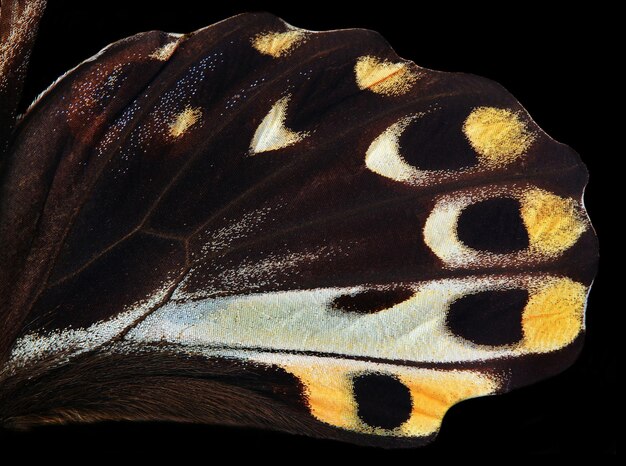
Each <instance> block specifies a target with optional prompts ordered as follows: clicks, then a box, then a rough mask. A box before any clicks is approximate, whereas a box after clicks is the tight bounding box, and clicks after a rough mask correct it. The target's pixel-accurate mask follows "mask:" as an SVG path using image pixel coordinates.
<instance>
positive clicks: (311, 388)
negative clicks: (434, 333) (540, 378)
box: [280, 357, 498, 437]
mask: <svg viewBox="0 0 626 466" xmlns="http://www.w3.org/2000/svg"><path fill="white" fill-rule="evenodd" d="M280 365H281V366H282V367H283V368H284V369H285V370H287V371H288V372H290V373H291V374H293V375H295V376H296V377H298V379H299V380H300V382H301V383H302V384H303V385H304V387H305V395H306V397H307V402H308V405H309V409H310V410H311V414H312V415H313V416H314V417H315V418H316V419H318V420H319V421H322V422H324V423H326V424H330V425H332V426H335V427H339V428H342V429H347V430H351V431H354V432H359V433H365V434H375V435H384V436H395V437H424V436H427V435H431V434H433V433H435V432H436V431H437V430H438V429H439V427H440V425H441V421H442V419H443V416H444V415H445V413H446V411H447V410H448V409H449V408H450V407H451V406H453V405H454V404H456V403H458V402H460V401H462V400H464V399H467V398H473V397H476V396H483V395H488V394H491V393H493V392H494V391H495V390H496V389H497V388H498V383H497V381H495V380H494V379H492V378H490V377H488V376H486V375H483V374H480V373H478V372H473V371H438V370H432V369H415V368H409V367H402V366H391V365H381V364H374V363H359V362H356V361H344V360H337V359H330V358H308V357H307V358H305V359H304V360H303V361H298V360H297V359H294V360H293V361H291V362H290V363H287V364H280ZM378 366H380V368H379V367H378ZM367 368H369V369H370V370H367ZM381 369H382V370H381ZM372 371H374V372H380V373H382V374H388V375H391V376H395V377H397V378H398V379H399V380H400V382H402V383H403V384H404V385H405V386H406V387H407V388H408V389H409V391H410V393H411V399H412V405H413V407H412V410H411V416H410V418H409V419H408V420H407V421H406V422H404V423H403V424H402V425H401V426H399V427H398V428H395V429H382V428H379V427H373V426H369V425H367V424H365V423H364V422H363V421H362V420H361V419H360V418H359V416H358V401H357V400H355V397H354V389H353V385H352V380H353V379H354V377H355V376H358V375H361V374H363V373H367V372H372Z"/></svg>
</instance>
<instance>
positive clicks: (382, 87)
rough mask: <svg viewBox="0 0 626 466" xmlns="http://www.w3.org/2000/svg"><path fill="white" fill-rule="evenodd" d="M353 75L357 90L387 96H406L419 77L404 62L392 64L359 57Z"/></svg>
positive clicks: (376, 59) (369, 57)
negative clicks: (366, 90)
mask: <svg viewBox="0 0 626 466" xmlns="http://www.w3.org/2000/svg"><path fill="white" fill-rule="evenodd" d="M354 73H355V75H356V83H357V86H359V89H361V90H365V89H368V90H370V91H372V92H375V93H377V94H383V95H388V96H391V95H402V94H406V93H407V92H409V91H410V90H411V88H412V87H413V84H415V81H417V79H418V77H419V75H418V74H417V73H416V72H415V71H414V70H412V69H411V68H410V67H409V64H408V63H406V62H396V63H394V62H391V61H389V60H380V59H378V58H376V57H371V56H364V57H360V58H359V59H358V60H357V62H356V65H355V67H354Z"/></svg>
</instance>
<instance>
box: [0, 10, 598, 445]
mask: <svg viewBox="0 0 626 466" xmlns="http://www.w3.org/2000/svg"><path fill="white" fill-rule="evenodd" d="M586 179H587V175H586V170H585V168H584V166H583V165H582V163H581V161H580V159H579V157H578V156H577V155H576V154H575V153H574V152H573V151H572V150H571V149H569V148H568V147H566V146H563V145H561V144H558V143H556V142H555V141H554V140H552V139H551V138H549V137H548V136H547V135H546V134H545V133H543V132H542V131H541V130H540V129H539V128H538V127H537V125H536V124H535V123H534V122H533V121H532V120H531V119H530V117H529V116H528V114H527V113H526V112H525V110H524V109H523V108H522V107H521V106H520V105H519V103H518V102H517V101H516V100H515V99H514V98H513V97H512V96H511V95H510V94H508V92H506V91H505V90H504V89H503V88H502V87H501V86H499V85H497V84H495V83H492V82H490V81H487V80H485V79H483V78H479V77H475V76H470V75H463V74H449V73H440V72H435V71H431V70H426V69H423V68H420V67H418V66H416V65H415V64H414V63H412V62H408V61H405V60H403V59H401V58H399V57H398V56H396V55H395V53H394V52H393V51H392V50H391V49H390V47H389V45H388V44H387V43H386V42H385V41H384V40H383V39H382V38H381V37H380V36H379V35H377V34H376V33H373V32H370V31H364V30H345V31H331V32H322V33H313V32H309V31H304V30H300V29H296V28H293V27H291V26H289V25H287V24H285V23H284V22H282V21H281V20H279V19H277V18H275V17H273V16H271V15H266V14H246V15H241V16H237V17H234V18H231V19H229V20H226V21H223V22H221V23H218V24H216V25H213V26H211V27H208V28H205V29H202V30H200V31H198V32H196V33H193V34H189V35H186V36H178V35H171V34H165V33H161V32H149V33H144V34H140V35H137V36H133V37H131V38H129V39H125V40H124V41H121V42H118V43H115V44H113V45H111V46H109V47H107V48H106V49H105V50H103V51H102V52H101V53H100V54H98V55H97V56H96V57H95V58H94V59H92V60H90V61H87V62H85V63H83V64H81V65H80V66H79V67H77V68H76V69H75V70H73V71H72V72H70V73H69V74H68V75H67V76H66V77H64V78H63V79H62V80H60V81H59V82H58V83H56V84H55V85H54V86H53V87H52V88H51V89H50V90H48V91H47V92H46V93H45V94H44V96H43V97H42V98H41V99H40V100H39V101H38V102H36V104H35V105H34V106H33V107H32V108H31V109H30V111H29V112H28V114H27V115H26V117H25V118H24V120H23V121H22V122H21V125H20V127H19V133H18V136H17V138H16V141H15V143H14V145H13V147H12V149H11V151H10V153H9V158H8V163H7V168H6V170H5V172H4V174H3V183H2V195H1V196H0V203H1V204H0V209H1V210H0V212H1V215H2V227H1V230H0V242H1V244H3V251H2V253H3V258H4V259H5V263H6V264H8V266H7V267H6V268H4V269H3V270H2V272H1V273H2V274H3V276H2V277H1V278H2V280H0V282H1V283H5V284H6V285H5V287H6V288H5V289H6V290H8V291H10V292H8V291H7V292H6V293H5V294H4V296H6V299H5V302H3V307H2V312H1V315H2V317H3V319H4V323H3V325H4V327H3V328H6V329H7V330H6V335H8V336H9V340H10V342H11V344H10V345H9V346H7V351H10V355H9V356H8V358H7V362H6V364H5V369H4V370H3V372H2V374H3V375H2V382H1V384H2V387H3V388H2V390H1V391H0V397H1V398H0V406H1V408H0V412H1V413H2V414H1V417H2V418H3V419H4V420H5V422H12V423H14V424H18V425H29V424H36V423H42V422H67V421H77V420H80V421H84V420H87V421H92V420H100V419H131V420H136V419H164V420H176V421H184V422H214V423H223V424H237V425H252V426H260V427H269V428H273V429H281V430H286V431H290V432H297V433H305V434H308V435H314V436H321V437H330V438H338V439H343V440H348V441H353V442H357V443H365V444H381V445H388V446H402V445H413V444H420V443H424V442H425V441H427V440H429V439H430V438H432V436H434V435H435V434H436V432H437V430H438V428H439V425H440V423H441V419H442V418H443V415H444V414H445V412H446V410H447V409H448V408H449V407H450V406H452V405H453V404H455V403H456V402H459V401H461V400H463V399H466V398H470V397H474V396H481V395H487V394H493V393H499V392H504V391H507V390H510V389H511V388H514V387H516V386H520V385H524V384H528V383H530V382H532V381H534V380H537V379H539V378H542V377H545V376H547V375H549V374H553V373H555V372H557V371H560V370H562V369H563V368H564V367H566V366H567V365H568V364H569V363H571V361H572V360H573V358H574V357H575V355H576V354H577V352H578V351H579V349H580V345H581V343H582V333H583V329H584V319H583V318H584V307H585V300H586V293H587V291H588V288H589V285H590V283H591V280H592V278H593V275H594V273H595V264H596V256H597V245H596V239H595V236H594V234H593V230H592V229H591V227H590V224H589V222H588V219H587V217H586V214H585V211H584V207H583V205H582V203H581V195H582V191H583V188H584V185H585V183H586ZM13 342H15V343H13ZM25 374H28V378H26V376H25ZM44 391H45V392H46V396H45V397H41V396H38V394H40V393H42V392H44Z"/></svg>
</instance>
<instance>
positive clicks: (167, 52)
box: [150, 41, 178, 61]
mask: <svg viewBox="0 0 626 466" xmlns="http://www.w3.org/2000/svg"><path fill="white" fill-rule="evenodd" d="M177 46H178V42H177V41H174V42H170V43H168V44H165V45H164V46H163V47H160V48H158V49H156V50H155V51H154V52H152V53H151V54H150V58H154V59H156V60H161V61H166V60H167V59H169V58H170V57H171V56H172V54H173V53H174V50H176V47H177Z"/></svg>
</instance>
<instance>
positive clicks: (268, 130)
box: [250, 96, 308, 154]
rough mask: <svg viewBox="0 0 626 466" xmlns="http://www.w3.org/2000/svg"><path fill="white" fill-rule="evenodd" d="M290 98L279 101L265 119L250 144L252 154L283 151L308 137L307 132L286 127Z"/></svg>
mask: <svg viewBox="0 0 626 466" xmlns="http://www.w3.org/2000/svg"><path fill="white" fill-rule="evenodd" d="M289 98H290V96H286V97H283V98H282V99H280V100H278V101H277V102H276V103H275V104H274V105H273V106H272V108H271V109H270V111H269V112H268V114H267V115H266V116H265V118H263V121H261V124H260V125H259V127H258V128H257V129H256V131H255V132H254V136H253V137H252V141H251V142H250V153H251V154H258V153H261V152H268V151H271V150H277V149H282V148H284V147H288V146H290V145H292V144H295V143H297V142H300V141H301V140H303V139H304V138H305V137H306V136H308V133H307V132H296V131H292V130H290V129H289V128H287V127H285V119H286V117H287V104H288V103H289Z"/></svg>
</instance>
